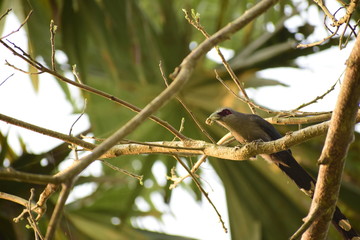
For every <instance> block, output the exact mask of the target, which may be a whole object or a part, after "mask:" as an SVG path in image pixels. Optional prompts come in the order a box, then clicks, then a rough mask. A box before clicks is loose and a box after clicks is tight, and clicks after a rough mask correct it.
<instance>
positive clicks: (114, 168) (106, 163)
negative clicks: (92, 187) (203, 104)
mask: <svg viewBox="0 0 360 240" xmlns="http://www.w3.org/2000/svg"><path fill="white" fill-rule="evenodd" d="M101 162H102V163H104V164H105V165H106V166H108V167H109V168H111V169H113V170H115V171H118V172H121V173H123V174H125V175H127V176H129V177H132V178H135V179H137V180H138V181H139V183H140V185H143V178H144V176H143V175H137V174H134V173H131V172H129V171H127V170H125V169H122V168H119V167H117V166H114V165H112V164H111V163H109V162H107V161H105V160H101Z"/></svg>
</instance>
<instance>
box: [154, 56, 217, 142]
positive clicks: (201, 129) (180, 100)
mask: <svg viewBox="0 0 360 240" xmlns="http://www.w3.org/2000/svg"><path fill="white" fill-rule="evenodd" d="M159 69H160V73H161V76H162V78H163V80H164V82H165V85H166V87H169V83H168V80H167V78H166V76H165V73H164V70H163V69H162V64H161V61H160V63H159ZM176 99H177V100H178V101H179V103H180V104H181V105H182V106H183V107H184V109H185V110H186V111H187V112H188V113H189V115H190V117H191V118H192V120H193V121H194V122H195V124H196V125H197V126H198V128H199V129H200V131H201V132H202V133H203V134H204V135H205V136H206V137H207V138H208V139H209V140H210V141H211V142H212V143H215V140H214V139H213V138H212V137H211V136H210V134H209V133H208V132H207V131H206V130H205V129H204V128H203V127H202V125H201V124H200V122H199V121H198V120H197V118H196V117H195V115H194V114H193V112H192V111H191V109H190V108H188V106H187V105H186V104H185V102H184V101H183V100H182V99H181V98H180V97H176Z"/></svg>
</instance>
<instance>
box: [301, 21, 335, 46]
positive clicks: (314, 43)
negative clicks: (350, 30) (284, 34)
mask: <svg viewBox="0 0 360 240" xmlns="http://www.w3.org/2000/svg"><path fill="white" fill-rule="evenodd" d="M338 31H339V27H338V26H337V27H336V30H335V31H334V32H333V33H332V34H331V35H329V36H327V37H326V38H324V39H322V40H320V41H317V42H313V43H309V44H301V43H300V44H298V45H297V46H296V47H297V48H308V47H314V46H317V45H320V44H322V43H324V42H325V41H327V40H329V39H330V38H332V37H333V36H335V34H336V33H337V32H338Z"/></svg>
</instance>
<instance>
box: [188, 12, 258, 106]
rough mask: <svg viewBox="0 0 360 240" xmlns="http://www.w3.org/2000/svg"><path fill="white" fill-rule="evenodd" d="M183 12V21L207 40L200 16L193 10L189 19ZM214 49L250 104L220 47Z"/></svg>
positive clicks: (207, 35)
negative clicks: (186, 21)
mask: <svg viewBox="0 0 360 240" xmlns="http://www.w3.org/2000/svg"><path fill="white" fill-rule="evenodd" d="M183 12H184V13H185V19H186V20H188V22H189V23H190V24H191V25H193V26H194V27H195V28H196V29H197V30H199V31H200V32H201V33H202V34H203V35H204V36H205V38H206V39H209V38H210V35H209V34H208V33H207V32H206V30H205V28H204V27H203V26H202V25H201V24H200V14H198V13H195V12H194V10H193V9H192V17H191V18H190V16H189V13H188V11H187V10H185V9H183ZM214 48H215V50H216V52H217V54H218V55H219V57H220V58H221V62H222V63H223V65H224V67H225V69H226V70H227V72H228V73H229V75H230V77H231V79H232V80H233V81H234V82H235V84H236V86H237V87H238V88H239V90H240V92H241V93H242V95H243V96H244V98H245V99H246V100H247V103H248V102H251V101H250V99H249V97H248V95H247V93H246V91H245V89H244V86H243V85H242V83H241V82H240V80H239V79H238V77H237V76H236V74H235V73H234V71H233V70H232V68H231V67H230V65H229V63H228V62H227V61H226V59H225V57H224V55H223V54H222V52H221V50H220V47H219V46H217V45H215V46H214ZM248 105H249V108H250V110H251V112H252V113H255V112H256V110H255V108H254V107H253V105H251V104H249V103H248Z"/></svg>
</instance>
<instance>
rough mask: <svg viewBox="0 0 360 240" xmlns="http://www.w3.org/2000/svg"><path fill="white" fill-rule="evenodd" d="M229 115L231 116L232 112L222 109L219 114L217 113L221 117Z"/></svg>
mask: <svg viewBox="0 0 360 240" xmlns="http://www.w3.org/2000/svg"><path fill="white" fill-rule="evenodd" d="M230 114H232V112H231V111H230V110H229V109H223V110H222V111H221V112H219V115H220V116H223V117H224V116H227V115H230Z"/></svg>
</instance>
